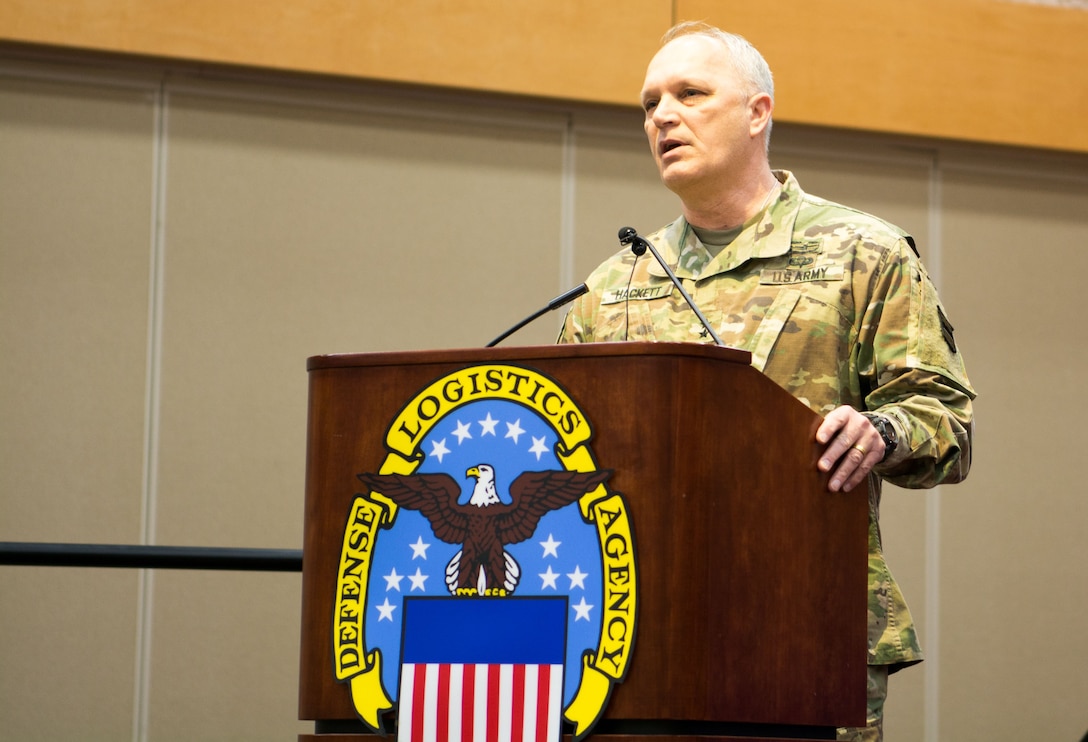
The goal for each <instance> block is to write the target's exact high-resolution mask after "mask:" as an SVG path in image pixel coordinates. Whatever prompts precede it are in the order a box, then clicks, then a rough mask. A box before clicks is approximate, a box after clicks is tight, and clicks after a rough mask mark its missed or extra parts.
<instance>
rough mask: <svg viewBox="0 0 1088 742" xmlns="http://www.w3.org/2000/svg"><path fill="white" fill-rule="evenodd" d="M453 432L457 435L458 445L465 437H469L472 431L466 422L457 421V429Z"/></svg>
mask: <svg viewBox="0 0 1088 742" xmlns="http://www.w3.org/2000/svg"><path fill="white" fill-rule="evenodd" d="M453 434H454V435H455V436H457V445H458V446H460V445H461V444H462V443H464V442H465V438H471V437H472V433H470V432H469V429H468V423H466V422H462V421H460V420H458V421H457V430H455V431H453Z"/></svg>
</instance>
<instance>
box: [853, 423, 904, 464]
mask: <svg viewBox="0 0 1088 742" xmlns="http://www.w3.org/2000/svg"><path fill="white" fill-rule="evenodd" d="M861 414H863V415H865V417H866V418H868V420H869V422H870V423H872V424H873V427H874V428H876V432H878V433H880V438H881V440H883V441H884V458H882V459H881V461H884V460H886V459H887V458H888V457H889V456H891V455H892V453H894V452H895V449H896V447H897V446H898V445H899V434H898V433H896V432H895V425H893V424H892V421H891V420H889V419H888V418H886V417H884V416H883V415H877V414H876V413H874V412H863V413H861Z"/></svg>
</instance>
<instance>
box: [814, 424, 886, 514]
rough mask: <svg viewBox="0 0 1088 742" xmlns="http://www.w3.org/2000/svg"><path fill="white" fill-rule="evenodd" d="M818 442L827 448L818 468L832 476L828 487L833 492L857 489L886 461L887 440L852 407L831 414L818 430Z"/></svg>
mask: <svg viewBox="0 0 1088 742" xmlns="http://www.w3.org/2000/svg"><path fill="white" fill-rule="evenodd" d="M816 442H817V443H820V444H821V445H826V446H827V448H825V449H824V452H823V455H822V456H820V461H819V462H818V463H817V465H816V466H817V468H818V469H819V470H820V471H826V472H832V473H831V480H830V481H829V482H828V484H827V488H828V489H829V490H830V491H832V492H838V491H839V490H842V491H843V492H849V491H850V490H852V489H854V487H857V486H858V485H859V484H861V483H862V482H864V481H865V477H867V476H868V475H869V472H870V471H871V470H872V468H873V467H874V466H876V465H877V464H879V463H880V461H881V460H882V459H883V458H884V439H882V438H881V437H880V433H878V432H877V430H876V428H874V427H873V425H872V423H870V422H869V420H868V419H867V418H865V417H864V416H863V415H862V414H861V413H860V412H858V411H857V410H855V409H854V408H853V407H850V406H849V405H843V406H842V407H837V408H836V409H834V410H832V411H831V412H830V413H828V415H827V417H825V418H824V421H823V422H822V423H821V424H820V427H819V428H818V429H817V430H816ZM833 469H834V471H832V470H833Z"/></svg>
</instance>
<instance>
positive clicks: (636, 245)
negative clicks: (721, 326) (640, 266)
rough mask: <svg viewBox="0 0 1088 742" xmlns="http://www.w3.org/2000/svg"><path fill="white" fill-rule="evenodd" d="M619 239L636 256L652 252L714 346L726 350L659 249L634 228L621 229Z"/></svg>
mask: <svg viewBox="0 0 1088 742" xmlns="http://www.w3.org/2000/svg"><path fill="white" fill-rule="evenodd" d="M619 238H620V244H621V245H630V246H631V252H633V253H634V254H635V255H636V256H637V255H642V254H643V253H645V252H646V251H647V250H649V251H650V254H651V255H653V256H654V260H656V261H657V264H658V265H660V266H661V267H662V269H664V271H665V275H667V276H668V277H669V280H670V281H672V283H673V285H674V286H676V288H677V289H678V290H679V291H680V296H682V297H684V301H685V302H687V305H688V306H689V307H691V311H693V312H695V316H696V317H698V318H699V322H700V323H702V325H703V329H705V330H706V331H707V333H708V334H709V335H710V337H712V338H713V339H714V344H715V345H720V346H722V347H723V348H724V347H725V343H723V342H722V339H721V338H720V337H718V333H716V332H714V328H713V327H711V326H710V322H708V321H707V318H706V317H704V316H703V313H702V312H700V311H699V307H698V306H696V304H695V300H694V299H692V298H691V296H690V295H688V292H687V291H685V290H684V287H683V285H682V284H681V283H680V279H679V278H677V277H676V274H675V273H673V271H672V268H670V267H669V264H668V263H666V262H665V259H664V258H663V257H661V253H659V252H658V251H657V248H656V247H654V246H653V243H651V242H649V241H648V240H646V239H644V238H643V237H641V236H640V235H639V233H638V232H637V231H636V230H635V228H634V227H623V228H621V229H620V232H619Z"/></svg>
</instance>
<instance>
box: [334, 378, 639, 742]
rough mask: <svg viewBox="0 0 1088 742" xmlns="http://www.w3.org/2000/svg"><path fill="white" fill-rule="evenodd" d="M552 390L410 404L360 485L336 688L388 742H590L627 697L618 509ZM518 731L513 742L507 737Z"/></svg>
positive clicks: (446, 381)
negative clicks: (393, 736) (620, 693)
mask: <svg viewBox="0 0 1088 742" xmlns="http://www.w3.org/2000/svg"><path fill="white" fill-rule="evenodd" d="M592 433H593V431H592V428H591V426H590V424H589V422H588V421H587V420H586V419H585V416H584V415H583V414H582V412H581V411H580V410H579V409H578V407H577V406H576V405H575V404H574V402H573V401H572V400H571V398H570V397H569V395H568V394H567V393H566V392H565V391H564V390H563V389H562V388H561V387H559V385H558V384H556V383H555V382H554V381H553V380H552V379H550V378H548V377H546V376H543V375H541V374H540V373H538V372H535V371H532V370H530V369H526V368H522V367H519V366H509V365H481V366H472V367H469V368H466V369H463V370H461V371H457V372H455V373H452V374H450V375H448V376H445V377H443V378H440V379H438V380H437V381H435V382H433V383H432V384H430V385H429V386H428V387H426V388H425V389H423V390H422V391H421V392H420V393H419V394H418V395H417V396H416V397H415V398H414V399H412V400H411V401H409V402H408V404H407V405H405V407H404V408H403V410H402V411H401V413H400V414H399V415H398V416H397V417H396V419H394V420H393V422H392V423H391V424H390V426H389V429H388V431H387V434H386V448H387V449H388V454H387V456H386V458H385V461H384V462H383V464H382V466H381V468H380V470H379V472H378V473H377V474H371V473H364V474H360V475H359V479H360V480H361V481H362V482H363V483H364V485H365V486H366V491H365V492H363V493H358V494H356V496H355V498H354V500H353V502H352V505H351V509H350V513H349V515H348V519H347V527H346V528H345V531H344V541H343V547H342V551H341V557H340V565H339V574H338V577H337V584H336V604H335V610H334V614H333V653H334V657H333V661H334V668H335V674H336V679H337V680H338V681H340V682H346V683H348V684H349V685H350V688H351V697H352V701H353V704H354V706H355V710H356V713H357V714H358V715H359V717H360V718H361V719H362V720H363V721H364V722H365V723H366V724H367V725H368V726H369V727H370V728H371V729H373V730H374V731H376V732H383V731H384V730H383V724H382V714H383V712H385V711H387V710H389V709H392V708H394V707H397V708H398V723H397V728H398V736H399V738H400V739H402V740H409V739H413V738H418V739H422V738H425V737H428V736H429V738H438V739H445V740H459V739H465V740H469V739H472V738H473V736H474V734H479V733H480V732H481V730H484V729H485V728H486V731H487V736H486V738H488V739H512V738H518V739H522V738H524V739H539V740H549V741H550V742H554V741H557V740H559V738H560V734H561V726H562V725H561V723H560V719H559V717H560V715H561V716H562V717H563V718H564V719H566V720H567V721H568V722H570V723H571V724H573V725H574V735H575V737H576V738H581V737H584V736H585V735H586V734H588V733H589V731H590V729H591V728H592V726H593V725H594V724H595V723H596V721H597V720H598V719H599V718H600V716H601V714H602V713H603V712H604V707H605V704H606V702H607V700H608V697H609V694H610V692H611V689H612V685H613V684H614V683H616V682H620V681H622V680H623V678H624V675H625V673H626V671H627V667H628V663H629V661H630V657H631V649H632V647H633V644H634V636H635V616H636V605H637V602H636V598H637V595H636V579H635V575H636V565H635V550H634V542H633V539H632V532H631V523H630V518H629V515H628V508H627V504H626V502H625V500H624V498H623V496H622V495H621V494H619V493H617V492H610V491H609V490H608V488H607V485H606V481H607V479H608V477H609V475H610V474H611V472H609V471H606V470H599V469H598V468H597V465H596V462H595V461H594V458H593V454H592V452H591V451H590V449H589V441H590V439H591V437H592ZM511 729H516V732H515V733H512V732H511V731H510V730H511Z"/></svg>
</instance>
